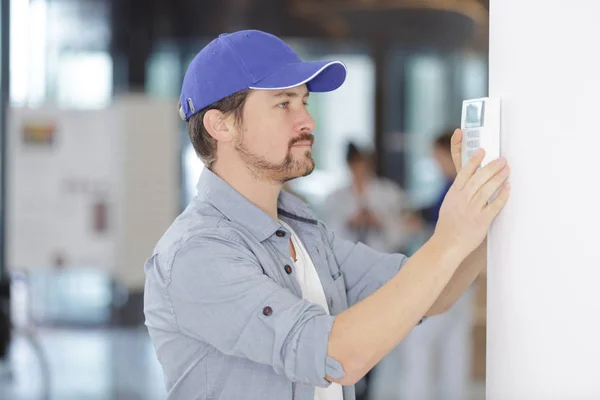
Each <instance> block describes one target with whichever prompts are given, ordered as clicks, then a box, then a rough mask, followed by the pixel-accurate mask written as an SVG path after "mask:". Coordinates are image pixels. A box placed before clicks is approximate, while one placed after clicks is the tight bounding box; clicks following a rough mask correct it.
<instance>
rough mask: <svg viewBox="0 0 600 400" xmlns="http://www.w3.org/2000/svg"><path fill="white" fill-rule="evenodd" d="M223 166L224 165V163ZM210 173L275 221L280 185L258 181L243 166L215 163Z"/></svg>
mask: <svg viewBox="0 0 600 400" xmlns="http://www.w3.org/2000/svg"><path fill="white" fill-rule="evenodd" d="M224 164H225V163H224ZM212 171H213V172H214V173H215V174H216V175H217V176H219V177H220V178H221V179H223V180H224V181H225V182H227V183H228V184H229V185H231V187H233V188H234V189H235V190H237V191H238V192H239V193H240V194H241V195H242V196H244V197H245V198H246V199H248V201H250V202H251V203H252V204H254V205H255V206H257V207H258V208H260V209H261V210H263V211H264V212H265V213H267V214H269V215H270V216H271V217H272V218H273V219H275V220H277V200H278V198H279V193H280V192H281V188H282V185H281V184H276V183H273V182H268V181H264V180H260V179H258V178H257V177H256V176H254V175H253V174H252V173H251V172H250V171H249V170H248V168H246V166H245V165H234V163H228V166H227V167H225V166H223V165H219V164H218V163H215V165H213V168H212Z"/></svg>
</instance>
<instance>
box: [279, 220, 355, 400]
mask: <svg viewBox="0 0 600 400" xmlns="http://www.w3.org/2000/svg"><path fill="white" fill-rule="evenodd" d="M279 222H280V223H281V224H282V225H283V226H284V227H286V228H287V229H288V230H289V231H290V232H291V234H292V244H293V245H294V249H295V250H296V261H294V260H292V261H293V262H294V267H295V268H296V278H297V279H298V283H299V284H300V288H301V289H302V297H303V298H304V299H306V300H308V301H310V302H311V303H314V304H317V305H320V306H321V307H323V309H324V310H325V312H326V313H328V314H329V306H328V305H327V299H326V297H325V292H324V291H323V285H322V284H321V280H320V279H319V275H318V274H317V269H316V268H315V265H314V264H313V262H312V260H311V259H310V256H309V254H308V252H307V251H306V249H305V248H304V245H303V244H302V242H300V239H299V238H298V236H297V235H296V232H294V230H293V229H292V228H291V227H290V226H289V225H288V224H286V223H285V222H283V221H282V220H279ZM290 258H291V257H290ZM343 399H344V394H343V392H342V386H341V385H340V384H339V383H332V384H331V385H329V387H328V388H321V387H318V386H317V387H315V399H314V400H343Z"/></svg>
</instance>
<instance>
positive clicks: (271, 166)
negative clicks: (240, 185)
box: [235, 133, 315, 184]
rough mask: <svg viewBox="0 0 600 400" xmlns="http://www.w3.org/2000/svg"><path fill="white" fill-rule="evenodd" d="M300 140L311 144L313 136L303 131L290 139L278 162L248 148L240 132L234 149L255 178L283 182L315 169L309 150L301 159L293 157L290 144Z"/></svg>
mask: <svg viewBox="0 0 600 400" xmlns="http://www.w3.org/2000/svg"><path fill="white" fill-rule="evenodd" d="M302 141H310V142H311V144H312V143H313V141H314V136H313V135H311V134H310V133H304V134H302V135H300V136H298V137H295V138H294V139H292V140H291V141H290V143H289V145H288V150H287V154H286V156H285V158H284V159H283V161H281V162H279V163H273V162H270V161H268V160H267V159H266V158H265V157H263V156H261V155H258V154H254V153H252V152H251V151H250V150H248V148H247V147H246V144H245V142H244V135H243V134H240V136H239V137H238V138H237V139H236V143H235V149H236V150H237V152H238V153H239V155H240V157H241V159H242V161H244V163H245V164H246V168H248V170H249V171H250V173H251V174H252V175H253V176H254V177H255V178H256V179H260V180H265V181H269V182H273V183H278V184H284V183H285V182H287V181H289V180H292V179H295V178H298V177H301V176H306V175H309V174H310V173H311V172H313V170H314V169H315V162H314V160H313V158H312V153H311V151H309V150H307V151H306V153H305V154H304V156H303V157H302V159H294V155H293V154H292V146H293V145H294V144H296V143H298V142H302Z"/></svg>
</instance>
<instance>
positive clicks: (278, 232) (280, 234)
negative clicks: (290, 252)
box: [275, 230, 285, 237]
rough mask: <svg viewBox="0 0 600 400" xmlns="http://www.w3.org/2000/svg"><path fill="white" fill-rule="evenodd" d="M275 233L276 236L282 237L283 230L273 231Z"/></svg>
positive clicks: (283, 234)
mask: <svg viewBox="0 0 600 400" xmlns="http://www.w3.org/2000/svg"><path fill="white" fill-rule="evenodd" d="M275 234H276V235H277V237H284V236H285V232H284V231H282V230H278V231H277V232H275Z"/></svg>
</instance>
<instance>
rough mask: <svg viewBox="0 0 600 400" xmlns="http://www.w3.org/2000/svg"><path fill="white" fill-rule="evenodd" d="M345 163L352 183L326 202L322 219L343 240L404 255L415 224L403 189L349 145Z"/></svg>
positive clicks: (354, 147)
mask: <svg viewBox="0 0 600 400" xmlns="http://www.w3.org/2000/svg"><path fill="white" fill-rule="evenodd" d="M346 163H347V165H348V168H349V169H350V174H351V182H350V184H349V185H347V186H346V187H342V188H340V189H338V190H335V191H334V192H332V193H331V194H330V195H329V196H328V197H327V198H326V200H325V204H324V206H323V218H324V220H325V222H326V223H327V224H328V226H329V227H330V229H332V230H333V231H334V232H336V233H337V234H338V235H340V236H341V237H343V238H346V239H349V240H353V241H355V242H362V243H365V244H367V245H368V246H371V247H373V248H374V249H376V250H379V251H382V252H404V250H405V243H406V240H407V237H408V236H409V235H410V232H411V229H412V225H410V224H409V222H411V221H413V220H414V218H411V214H410V210H411V207H410V205H409V202H408V197H407V196H406V194H405V193H404V190H402V188H401V187H400V186H399V185H397V184H396V183H395V182H394V181H392V180H390V179H387V178H380V177H378V176H377V175H376V174H375V172H374V171H373V155H372V154H371V153H370V152H368V151H366V150H361V149H359V148H358V147H357V146H356V145H355V144H354V143H352V142H349V143H348V145H347V149H346Z"/></svg>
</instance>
